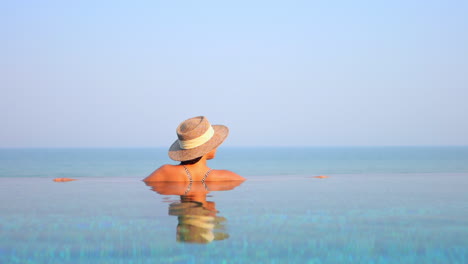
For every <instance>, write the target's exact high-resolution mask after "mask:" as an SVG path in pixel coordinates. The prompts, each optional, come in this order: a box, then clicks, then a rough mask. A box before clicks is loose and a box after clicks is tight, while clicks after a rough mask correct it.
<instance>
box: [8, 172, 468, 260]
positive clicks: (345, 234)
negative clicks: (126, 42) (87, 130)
mask: <svg viewBox="0 0 468 264" xmlns="http://www.w3.org/2000/svg"><path fill="white" fill-rule="evenodd" d="M187 190H188V191H187ZM466 190H468V174H463V173H461V174H429V173H428V174H370V175H359V174H353V175H344V174H343V175H330V177H329V178H326V179H317V178H312V177H308V176H304V177H302V176H294V177H292V176H289V177H288V176H274V177H264V176H262V177H249V179H248V180H247V181H246V182H244V183H242V184H239V183H224V184H208V185H202V184H201V183H200V184H193V185H191V186H188V184H175V185H174V184H150V185H146V184H145V183H143V182H141V181H140V180H139V179H135V178H122V177H119V178H82V179H79V180H78V181H73V182H65V183H56V182H53V181H52V179H48V178H0V201H1V202H0V231H1V237H0V263H418V264H419V263H460V264H461V263H468V192H467V191H466Z"/></svg>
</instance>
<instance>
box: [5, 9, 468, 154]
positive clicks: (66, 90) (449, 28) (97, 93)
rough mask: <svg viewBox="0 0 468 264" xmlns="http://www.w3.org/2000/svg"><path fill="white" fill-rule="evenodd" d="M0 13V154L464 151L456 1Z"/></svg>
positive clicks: (462, 56) (466, 86)
mask: <svg viewBox="0 0 468 264" xmlns="http://www.w3.org/2000/svg"><path fill="white" fill-rule="evenodd" d="M0 7H1V8H0V38H1V39H0V58H1V59H0V124H1V129H0V147H154V146H161V147H168V146H169V145H170V144H171V143H172V142H173V140H174V139H175V128H176V126H177V125H178V124H179V123H180V122H181V121H182V120H184V119H186V118H189V117H192V116H197V115H205V116H207V117H208V119H209V120H210V121H212V123H214V124H218V123H221V124H225V125H227V126H228V127H230V129H231V134H230V137H229V139H228V140H227V141H226V143H225V144H226V145H229V146H304V145H306V146H354V145H363V146H373V145H468V103H467V101H468V34H467V32H468V16H466V14H468V2H466V1H451V0H447V1H75V2H69V1H0Z"/></svg>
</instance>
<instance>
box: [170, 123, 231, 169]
mask: <svg viewBox="0 0 468 264" xmlns="http://www.w3.org/2000/svg"><path fill="white" fill-rule="evenodd" d="M176 132H177V137H178V139H177V140H176V141H175V142H174V143H173V144H172V145H171V147H170V148H169V157H170V158H171V159H173V160H177V161H189V160H194V159H196V158H198V157H202V156H205V155H206V158H207V159H212V158H214V156H215V154H216V148H217V147H218V146H219V145H221V143H223V141H224V140H225V139H226V137H227V136H228V134H229V129H228V128H227V127H226V126H223V125H211V124H210V122H209V121H208V119H207V118H206V117H204V116H197V117H193V118H190V119H187V120H185V121H184V122H182V123H181V124H180V125H179V126H178V127H177V130H176Z"/></svg>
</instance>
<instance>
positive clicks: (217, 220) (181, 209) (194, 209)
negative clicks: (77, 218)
mask: <svg viewBox="0 0 468 264" xmlns="http://www.w3.org/2000/svg"><path fill="white" fill-rule="evenodd" d="M241 183H242V181H218V182H206V183H204V182H203V183H202V182H193V183H189V182H146V185H148V186H151V187H152V190H153V191H155V192H157V193H159V194H162V195H180V202H174V203H171V204H170V205H169V215H174V216H177V219H178V225H177V241H179V242H188V243H210V242H212V241H214V240H223V239H226V238H228V237H229V235H228V234H227V231H226V228H225V225H224V224H225V223H224V222H225V221H226V219H225V218H224V217H220V216H218V215H217V213H218V211H217V210H216V207H215V203H214V202H211V201H207V200H206V195H207V194H208V193H209V192H210V191H227V190H232V189H234V188H235V187H236V186H239V185H240V184H241ZM208 190H210V191H208Z"/></svg>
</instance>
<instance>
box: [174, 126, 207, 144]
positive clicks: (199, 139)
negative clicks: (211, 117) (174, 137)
mask: <svg viewBox="0 0 468 264" xmlns="http://www.w3.org/2000/svg"><path fill="white" fill-rule="evenodd" d="M213 135H214V129H213V127H212V126H210V127H209V128H208V130H206V132H205V133H203V135H201V136H199V137H197V138H194V139H189V140H180V139H179V146H180V148H181V149H193V148H196V147H199V146H201V145H203V144H205V143H206V142H208V140H210V139H211V138H212V137H213Z"/></svg>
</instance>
